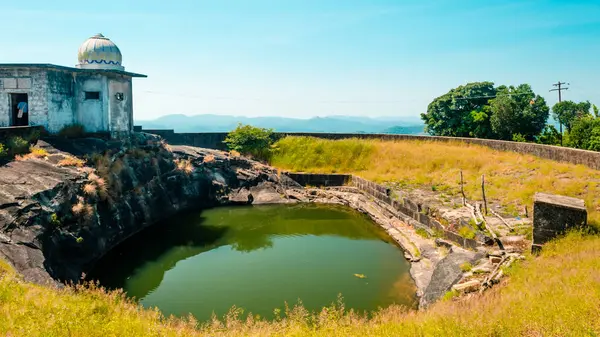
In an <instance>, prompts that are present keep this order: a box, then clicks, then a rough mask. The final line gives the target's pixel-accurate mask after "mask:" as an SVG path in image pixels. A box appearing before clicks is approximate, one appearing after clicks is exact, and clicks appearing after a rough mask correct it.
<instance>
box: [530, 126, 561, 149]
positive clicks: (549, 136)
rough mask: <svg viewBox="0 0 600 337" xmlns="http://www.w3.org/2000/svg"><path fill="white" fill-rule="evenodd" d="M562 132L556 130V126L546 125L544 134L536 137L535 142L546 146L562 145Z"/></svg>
mask: <svg viewBox="0 0 600 337" xmlns="http://www.w3.org/2000/svg"><path fill="white" fill-rule="evenodd" d="M560 138H561V135H560V132H558V130H556V128H555V127H554V125H550V124H548V125H546V127H545V128H544V130H542V133H540V134H539V136H537V137H536V139H535V141H536V143H538V144H546V145H560Z"/></svg>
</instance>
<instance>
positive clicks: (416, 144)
mask: <svg viewBox="0 0 600 337" xmlns="http://www.w3.org/2000/svg"><path fill="white" fill-rule="evenodd" d="M276 147H277V148H278V150H277V152H276V153H275V154H274V155H273V158H272V160H271V162H272V164H273V165H274V166H276V167H279V168H282V169H286V170H293V171H304V172H319V173H353V174H356V175H359V176H361V177H363V178H365V179H370V180H374V181H377V182H396V183H400V185H402V186H405V187H406V188H413V187H417V188H426V189H429V190H431V187H432V186H435V187H436V188H437V189H438V190H443V191H444V193H446V194H448V193H449V194H454V195H458V193H459V182H460V170H462V171H463V174H464V179H465V192H466V194H467V197H468V198H469V199H476V200H482V195H481V176H482V175H485V181H486V196H487V199H488V201H492V202H497V203H500V204H502V205H503V206H505V207H506V209H507V211H509V212H511V213H514V214H517V213H518V214H523V213H524V206H525V205H527V206H529V209H530V210H531V206H532V204H533V195H534V194H535V193H536V192H547V193H555V194H560V195H566V196H571V197H577V198H581V199H584V200H585V203H586V206H587V208H588V212H589V219H590V222H591V223H593V224H595V225H598V224H600V171H597V170H593V169H590V168H588V167H585V166H583V165H573V164H567V163H559V162H555V161H551V160H547V159H541V158H538V157H534V156H531V155H522V154H517V153H512V152H503V151H496V150H493V149H490V148H487V147H483V146H477V145H466V144H462V143H458V142H457V143H441V142H431V141H397V142H394V141H379V140H358V139H347V140H337V141H331V140H323V139H316V138H308V137H287V138H284V139H282V140H281V141H279V142H278V143H277V144H276Z"/></svg>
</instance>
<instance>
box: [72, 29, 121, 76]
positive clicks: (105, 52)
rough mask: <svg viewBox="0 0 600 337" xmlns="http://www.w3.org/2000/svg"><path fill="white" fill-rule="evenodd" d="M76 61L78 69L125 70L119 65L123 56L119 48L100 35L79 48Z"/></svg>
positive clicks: (91, 38)
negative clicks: (77, 61)
mask: <svg viewBox="0 0 600 337" xmlns="http://www.w3.org/2000/svg"><path fill="white" fill-rule="evenodd" d="M77 59H78V60H79V64H78V65H77V67H78V68H85V69H113V70H124V69H125V68H124V67H123V66H122V65H121V61H122V59H123V56H122V55H121V51H120V50H119V47H117V45H116V44H114V43H113V42H112V41H111V40H109V39H108V38H106V37H104V35H102V34H96V35H94V36H92V37H90V38H89V39H87V40H86V41H85V42H84V43H83V44H82V45H81V46H80V47H79V51H78V53H77Z"/></svg>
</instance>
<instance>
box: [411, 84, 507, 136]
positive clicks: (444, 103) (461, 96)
mask: <svg viewBox="0 0 600 337" xmlns="http://www.w3.org/2000/svg"><path fill="white" fill-rule="evenodd" d="M495 94H496V89H495V88H494V83H492V82H474V83H468V84H466V85H461V86H459V87H458V88H455V89H451V90H450V91H449V92H448V93H446V94H444V95H442V96H440V97H437V98H436V99H434V100H433V102H431V103H430V104H429V106H428V107H427V113H423V114H421V119H422V120H423V121H424V122H425V131H426V132H428V133H429V134H431V135H436V136H451V137H478V138H491V137H492V136H493V132H492V129H491V126H490V110H489V106H488V101H489V100H490V96H492V97H493V96H494V95H495Z"/></svg>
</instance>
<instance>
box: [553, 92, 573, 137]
mask: <svg viewBox="0 0 600 337" xmlns="http://www.w3.org/2000/svg"><path fill="white" fill-rule="evenodd" d="M565 84H566V85H569V83H565V82H561V81H558V82H556V83H554V84H552V85H553V86H555V87H557V88H555V89H550V91H558V103H560V102H562V95H561V91H563V90H568V89H569V88H565V87H563V85H565ZM558 126H559V127H560V146H562V145H563V142H562V139H563V131H562V123H561V122H560V121H558Z"/></svg>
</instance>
